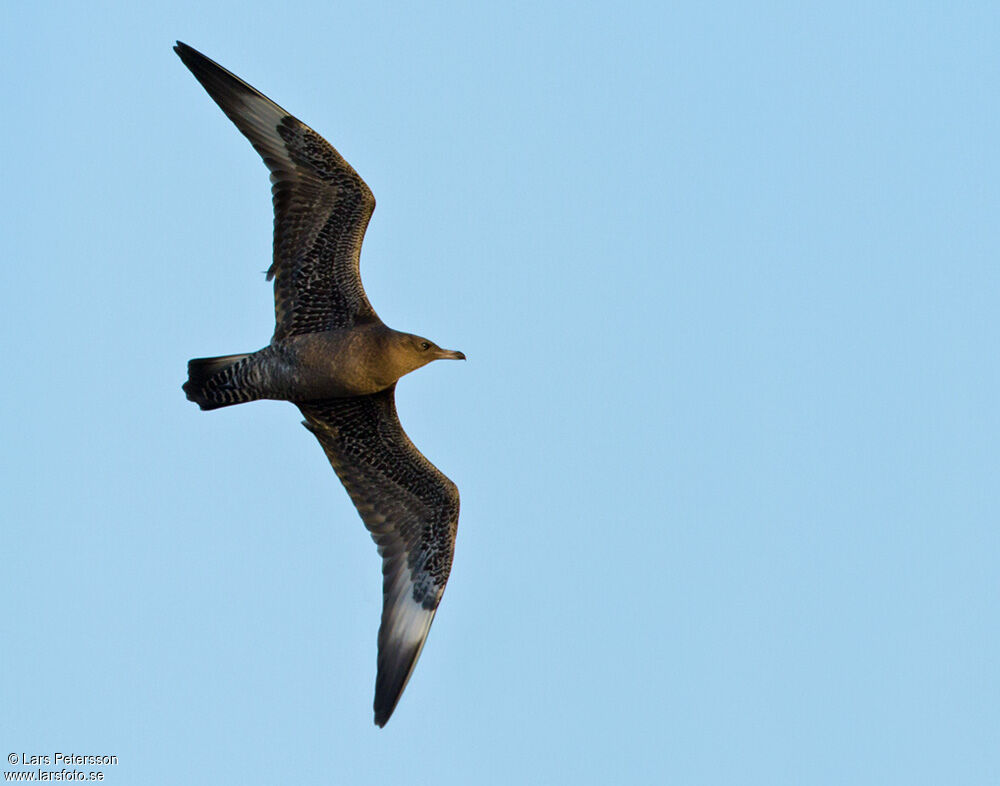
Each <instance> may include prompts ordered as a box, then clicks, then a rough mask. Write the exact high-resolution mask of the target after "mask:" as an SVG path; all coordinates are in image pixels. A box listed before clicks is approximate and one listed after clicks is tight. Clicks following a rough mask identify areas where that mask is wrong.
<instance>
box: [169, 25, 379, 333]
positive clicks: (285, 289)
mask: <svg viewBox="0 0 1000 786" xmlns="http://www.w3.org/2000/svg"><path fill="white" fill-rule="evenodd" d="M174 51H176V52H177V54H178V55H179V56H180V58H181V60H183V61H184V65H186V66H187V67H188V68H189V69H191V73H193V74H194V75H195V77H197V79H198V81H199V82H201V84H202V86H203V87H204V88H205V89H206V90H207V91H208V94H209V95H210V96H211V97H212V98H213V99H214V101H215V103H217V104H218V105H219V106H220V107H221V108H222V111H223V112H225V113H226V114H227V115H228V116H229V119H230V120H232V121H233V122H234V123H235V124H236V127H237V128H239V130H240V131H242V132H243V135H244V136H245V137H246V138H247V139H249V140H250V142H251V144H253V146H254V149H256V151H257V152H258V153H260V155H261V157H262V158H263V159H264V163H265V164H267V168H268V169H269V170H270V171H271V183H272V188H271V193H272V195H273V199H274V261H273V263H272V265H271V268H270V270H268V272H267V277H268V280H270V279H271V278H274V311H275V330H274V340H278V339H281V338H285V337H287V336H294V335H299V334H302V333H316V332H320V331H323V330H331V329H333V328H339V327H349V326H351V325H353V324H355V323H358V322H364V321H368V320H371V319H377V316H376V315H375V311H374V309H372V307H371V304H370V303H369V302H368V298H367V296H366V295H365V291H364V289H363V288H362V286H361V274H360V272H359V269H358V264H359V258H360V254H361V241H362V240H363V239H364V236H365V229H366V228H367V227H368V220H369V219H370V218H371V215H372V211H373V210H374V209H375V197H374V196H372V192H371V190H370V189H369V188H368V186H367V185H365V181H363V180H362V179H361V178H360V177H359V176H358V173H357V172H355V171H354V170H353V169H352V168H351V165H350V164H348V163H347V162H346V161H345V160H344V159H343V158H341V156H340V154H339V153H338V152H337V151H336V150H334V148H333V146H332V145H330V143H329V142H327V141H326V140H325V139H323V137H321V136H320V135H319V134H317V133H316V132H315V131H313V130H312V129H311V128H309V126H307V125H305V124H304V123H302V122H301V121H299V120H297V119H296V118H294V117H292V116H291V115H290V114H288V112H286V111H285V110H284V109H282V108H281V107H280V106H278V105H277V104H275V103H274V102H273V101H271V100H270V99H269V98H267V97H266V96H264V95H263V94H261V93H260V92H258V91H257V90H255V89H254V88H252V87H251V86H250V85H248V84H247V83H246V82H244V81H243V80H242V79H240V78H239V77H237V76H235V75H234V74H231V73H230V72H229V71H227V70H226V69H225V68H223V67H222V66H220V65H219V64H218V63H215V62H213V61H212V60H209V59H208V58H207V57H205V56H204V55H203V54H201V53H200V52H198V51H196V50H194V49H192V48H191V47H189V46H188V45H187V44H183V43H181V42H179V41H178V42H177V46H175V47H174Z"/></svg>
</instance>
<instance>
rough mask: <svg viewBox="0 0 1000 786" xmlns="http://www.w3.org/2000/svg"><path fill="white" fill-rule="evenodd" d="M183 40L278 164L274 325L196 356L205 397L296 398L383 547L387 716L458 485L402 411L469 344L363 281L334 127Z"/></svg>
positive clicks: (220, 400) (409, 663)
mask: <svg viewBox="0 0 1000 786" xmlns="http://www.w3.org/2000/svg"><path fill="white" fill-rule="evenodd" d="M174 51H175V52H177V54H178V55H179V56H180V58H181V60H182V61H183V62H184V65H186V66H187V67H188V68H189V69H190V70H191V73H193V74H194V76H195V78H196V79H197V80H198V81H199V82H201V84H202V87H204V88H205V90H207V91H208V94H209V95H210V96H211V97H212V99H213V100H214V101H215V103H217V104H218V105H219V107H220V108H221V109H222V111H223V112H225V113H226V115H227V116H228V117H229V119H230V120H232V121H233V123H235V124H236V127H237V128H238V129H239V130H240V131H241V132H242V133H243V135H244V136H245V137H246V138H247V139H249V140H250V144H252V145H253V147H254V149H255V150H256V151H257V152H258V153H259V154H260V156H261V158H263V159H264V163H265V164H266V165H267V168H268V169H269V170H270V172H271V183H272V186H271V193H272V196H273V201H274V261H273V262H272V264H271V267H270V269H269V270H268V272H267V278H268V280H269V281H270V280H272V279H273V280H274V311H275V328H274V335H273V336H272V338H271V342H270V343H269V344H268V345H267V346H266V347H264V348H263V349H261V350H258V351H257V352H250V353H246V354H238V355H225V356H223V357H212V358H196V359H194V360H190V361H189V362H188V380H187V382H186V383H184V386H183V389H184V392H185V393H186V394H187V397H188V398H189V399H190V400H191V401H194V402H195V403H196V404H198V405H199V406H200V407H201V408H202V409H217V408H219V407H228V406H230V405H232V404H241V403H243V402H246V401H255V400H257V399H279V400H282V401H290V402H292V403H293V404H295V405H296V406H297V407H298V408H299V410H301V412H302V414H303V415H304V416H305V420H304V421H303V425H304V426H305V427H306V428H307V429H309V430H310V431H311V432H312V433H313V434H314V435H315V436H316V439H318V440H319V443H320V445H321V446H322V447H323V450H324V452H325V453H326V456H327V458H328V459H329V460H330V464H332V465H333V469H334V471H335V472H336V473H337V476H338V477H339V478H340V480H341V482H342V483H343V484H344V488H346V489H347V493H348V494H349V495H350V497H351V500H352V501H353V502H354V505H355V507H356V508H357V509H358V513H359V514H360V515H361V519H362V521H364V523H365V526H366V527H367V528H368V530H369V531H370V532H371V536H372V539H373V540H374V541H375V543H376V544H378V551H379V554H380V555H381V556H382V575H383V606H382V623H381V626H380V628H379V632H378V673H377V676H376V678H375V723H376V724H377V725H378V726H384V725H385V724H386V722H387V721H388V720H389V717H390V716H391V715H392V712H393V710H394V709H395V708H396V704H397V702H398V701H399V697H400V695H401V694H402V692H403V689H404V688H405V687H406V683H407V681H408V680H409V679H410V675H411V674H412V673H413V668H414V666H415V665H416V662H417V658H418V657H420V651H421V649H423V646H424V641H425V640H426V639H427V632H428V631H429V630H430V626H431V622H432V621H433V620H434V614H435V613H436V611H437V607H438V604H439V603H440V602H441V596H442V594H443V593H444V588H445V584H446V583H447V581H448V574H449V573H450V571H451V563H452V557H453V554H454V550H455V532H456V529H457V528H458V507H459V503H458V488H457V487H456V486H455V484H454V483H452V482H451V481H450V480H449V479H448V478H447V477H445V475H444V474H443V473H442V472H441V471H440V470H438V468H437V467H435V466H434V465H433V464H431V462H430V461H428V460H427V459H426V458H425V457H424V456H423V454H422V453H420V451H419V450H417V448H416V447H415V446H414V445H413V443H412V442H411V441H410V439H409V437H407V436H406V433H405V432H404V431H403V427H402V425H401V424H400V422H399V416H398V415H397V414H396V404H395V389H396V382H397V380H398V379H399V378H400V377H402V376H403V375H404V374H408V373H409V372H411V371H413V370H415V369H418V368H420V367H421V366H424V365H426V364H427V363H430V362H431V361H432V360H438V359H441V358H452V359H457V360H464V359H465V355H463V354H462V353H461V352H456V351H454V350H447V349H441V347H439V346H438V345H437V344H435V343H434V342H433V341H430V340H429V339H426V338H423V337H421V336H417V335H413V334H412V333H401V332H399V331H397V330H393V329H392V328H390V327H387V326H386V325H385V324H384V323H383V322H382V320H381V319H379V317H378V315H377V314H376V313H375V310H374V309H373V308H372V306H371V304H370V303H369V302H368V297H367V296H366V295H365V291H364V288H363V287H362V286H361V275H360V272H359V257H360V253H361V242H362V240H363V238H364V234H365V229H366V227H367V226H368V221H369V219H370V218H371V215H372V211H373V210H374V209H375V197H373V196H372V192H371V190H370V189H369V188H368V186H367V185H366V184H365V182H364V181H363V180H362V179H361V178H360V177H359V176H358V173H357V172H355V171H354V169H352V168H351V165H350V164H348V163H347V162H346V161H345V160H344V159H343V158H342V157H341V156H340V154H339V153H338V152H337V151H336V150H334V148H333V146H332V145H330V143H328V142H327V141H326V140H325V139H323V138H322V137H321V136H320V135H319V134H317V133H316V132H315V131H313V130H312V129H311V128H309V126H307V125H305V124H304V123H302V122H301V121H299V120H298V119H296V118H295V117H293V116H292V115H290V114H289V113H288V112H286V111H285V110H284V109H282V108H281V107H279V106H278V105H277V104H275V103H274V102H273V101H271V100H270V99H268V98H267V97H266V96H264V95H263V94H262V93H260V92H258V91H257V90H255V89H254V88H253V87H251V86H250V85H248V84H247V83H246V82H244V81H243V80H242V79H240V78H239V77H237V76H235V75H234V74H231V73H230V72H229V71H227V70H226V69H225V68H223V67H222V66H220V65H219V64H218V63H215V62H213V61H212V60H209V59H208V58H207V57H205V56H204V55H203V54H201V53H200V52H198V51H196V50H194V49H192V48H191V47H190V46H187V45H186V44H183V43H181V42H179V41H178V42H177V46H175V47H174Z"/></svg>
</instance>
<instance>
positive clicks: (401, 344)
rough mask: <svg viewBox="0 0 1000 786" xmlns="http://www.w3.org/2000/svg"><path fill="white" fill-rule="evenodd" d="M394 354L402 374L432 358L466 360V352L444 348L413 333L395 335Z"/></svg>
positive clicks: (424, 364) (423, 364)
mask: <svg viewBox="0 0 1000 786" xmlns="http://www.w3.org/2000/svg"><path fill="white" fill-rule="evenodd" d="M393 339H394V340H393V342H392V354H393V359H394V360H395V362H396V365H397V366H398V367H399V368H400V369H401V370H402V373H401V374H400V376H402V374H409V373H410V372H411V371H414V370H416V369H418V368H420V367H421V366H426V365H427V364H428V363H430V362H431V361H432V360H445V359H447V360H465V354H464V353H462V352H458V351H456V350H453V349H442V348H441V347H439V346H438V345H437V344H435V343H434V342H433V341H431V340H430V339H429V338H424V337H423V336H416V335H414V334H412V333H396V334H395V335H394V336H393Z"/></svg>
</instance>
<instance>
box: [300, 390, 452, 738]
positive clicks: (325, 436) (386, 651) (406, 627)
mask: <svg viewBox="0 0 1000 786" xmlns="http://www.w3.org/2000/svg"><path fill="white" fill-rule="evenodd" d="M298 406H299V409H300V410H301V411H302V414H303V415H305V418H306V419H305V421H304V425H305V426H306V428H308V429H309V430H310V431H312V433H313V434H315V435H316V438H317V439H318V440H319V442H320V445H322V446H323V450H324V451H325V452H326V455H327V458H329V460H330V463H331V464H332V465H333V468H334V470H335V471H336V473H337V475H338V477H339V478H340V480H341V482H342V483H343V484H344V487H345V488H346V489H347V492H348V494H350V495H351V499H352V500H353V501H354V505H355V506H356V507H357V509H358V513H360V514H361V518H362V520H363V521H364V523H365V526H366V527H367V528H368V530H369V531H370V532H371V534H372V538H373V539H374V541H375V543H377V544H378V550H379V553H380V554H381V555H382V574H383V607H382V625H381V627H380V628H379V634H378V676H377V677H376V681H375V723H376V724H378V725H379V726H384V725H385V723H386V721H388V720H389V716H390V715H392V711H393V710H394V709H395V707H396V703H397V702H398V701H399V697H400V695H401V694H402V692H403V689H404V688H405V687H406V683H407V681H408V680H409V678H410V675H411V674H412V673H413V668H414V666H415V665H416V662H417V658H418V657H420V651H421V649H423V646H424V641H425V640H426V638H427V632H428V631H429V630H430V626H431V622H432V621H433V619H434V614H435V613H436V611H437V607H438V603H439V602H440V600H441V596H442V594H443V593H444V587H445V584H446V583H447V581H448V574H449V573H450V571H451V562H452V556H453V554H454V549H455V532H456V529H457V527H458V508H459V499H458V489H457V488H456V487H455V484H454V483H452V482H451V481H450V480H449V479H448V478H447V477H445V475H444V474H443V473H442V472H441V471H440V470H438V469H437V467H435V466H434V465H433V464H431V463H430V462H429V461H428V460H427V459H426V458H425V457H424V456H423V454H421V453H420V451H418V450H417V449H416V447H415V446H414V445H413V443H412V442H411V441H410V439H409V437H407V436H406V433H405V432H404V431H403V427H402V425H401V424H400V422H399V416H398V415H397V414H396V404H395V386H393V387H391V388H389V389H388V390H384V391H382V392H381V393H375V394H374V395H370V396H357V397H354V398H341V399H330V400H328V401H320V402H310V403H308V404H299V405H298Z"/></svg>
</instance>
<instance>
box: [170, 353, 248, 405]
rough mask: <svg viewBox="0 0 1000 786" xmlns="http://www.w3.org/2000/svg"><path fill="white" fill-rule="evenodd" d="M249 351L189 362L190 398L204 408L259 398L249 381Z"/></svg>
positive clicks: (187, 385)
mask: <svg viewBox="0 0 1000 786" xmlns="http://www.w3.org/2000/svg"><path fill="white" fill-rule="evenodd" d="M249 357H250V355H249V354H245V355H223V356H221V357H216V358H193V359H191V360H189V361H188V380H187V382H185V383H184V385H183V386H182V389H183V390H184V392H185V393H186V394H187V397H188V400H189V401H193V402H195V403H196V404H197V405H198V406H199V407H201V408H202V409H218V408H219V407H228V406H231V405H233V404H242V403H243V402H244V401H253V400H254V399H256V398H258V397H259V396H258V394H257V392H256V391H255V390H254V389H253V387H252V386H251V385H250V384H249V380H248V379H247V376H248V375H247V371H249V368H248V367H249V365H250V363H251V362H252V361H247V358H249Z"/></svg>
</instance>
